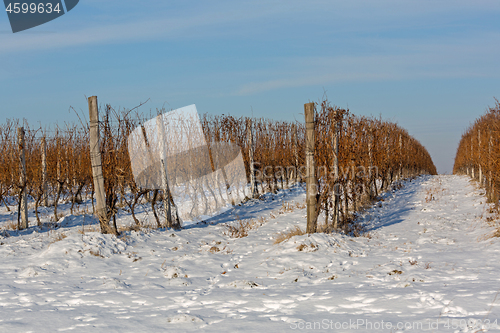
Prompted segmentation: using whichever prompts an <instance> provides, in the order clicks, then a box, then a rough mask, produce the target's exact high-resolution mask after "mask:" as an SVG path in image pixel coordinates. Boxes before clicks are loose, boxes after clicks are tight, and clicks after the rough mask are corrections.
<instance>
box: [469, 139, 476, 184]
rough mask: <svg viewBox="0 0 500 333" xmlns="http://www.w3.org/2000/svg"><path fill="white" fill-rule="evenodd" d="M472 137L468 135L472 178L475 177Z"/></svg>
mask: <svg viewBox="0 0 500 333" xmlns="http://www.w3.org/2000/svg"><path fill="white" fill-rule="evenodd" d="M473 140H474V138H473V137H472V135H471V137H470V159H471V169H472V170H471V174H472V179H474V178H476V175H475V173H474V171H475V170H474V141H473Z"/></svg>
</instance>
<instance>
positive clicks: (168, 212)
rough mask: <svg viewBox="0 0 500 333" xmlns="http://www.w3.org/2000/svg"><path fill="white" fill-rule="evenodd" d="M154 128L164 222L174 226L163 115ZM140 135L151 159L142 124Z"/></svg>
mask: <svg viewBox="0 0 500 333" xmlns="http://www.w3.org/2000/svg"><path fill="white" fill-rule="evenodd" d="M156 130H157V132H158V136H159V141H160V147H159V148H160V163H161V187H162V192H163V210H164V213H165V222H166V226H167V228H172V227H174V223H173V219H172V205H171V203H170V196H171V193H170V188H169V186H168V175H167V169H166V165H165V160H166V156H165V150H166V147H165V133H164V124H163V116H161V115H158V116H157V117H156ZM142 135H143V136H144V142H145V144H146V147H147V149H148V154H149V158H150V160H151V161H153V157H152V156H151V150H150V147H149V140H148V138H147V136H146V129H145V128H144V126H142ZM178 224H179V223H178V221H177V223H176V225H175V227H176V229H177V228H178V227H179V226H178Z"/></svg>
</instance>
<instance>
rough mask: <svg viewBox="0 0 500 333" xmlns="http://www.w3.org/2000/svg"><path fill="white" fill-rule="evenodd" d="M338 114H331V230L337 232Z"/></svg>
mask: <svg viewBox="0 0 500 333" xmlns="http://www.w3.org/2000/svg"><path fill="white" fill-rule="evenodd" d="M340 116H341V115H340V114H339V111H338V110H335V111H334V113H333V137H332V147H333V182H334V185H333V194H334V201H333V229H334V230H337V228H338V226H339V205H340V183H339V139H340V138H339V134H340V131H339V129H340V128H339V127H340V126H339V125H340V121H341V120H340Z"/></svg>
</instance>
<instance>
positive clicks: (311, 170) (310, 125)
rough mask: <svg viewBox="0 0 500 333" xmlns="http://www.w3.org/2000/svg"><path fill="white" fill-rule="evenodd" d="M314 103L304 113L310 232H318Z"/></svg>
mask: <svg viewBox="0 0 500 333" xmlns="http://www.w3.org/2000/svg"><path fill="white" fill-rule="evenodd" d="M314 113H315V108H314V103H307V104H304V115H305V118H306V202H307V230H306V232H307V233H308V234H312V233H315V232H316V225H317V215H316V194H317V191H318V188H317V184H316V170H315V163H314V145H315V140H316V138H315V133H314Z"/></svg>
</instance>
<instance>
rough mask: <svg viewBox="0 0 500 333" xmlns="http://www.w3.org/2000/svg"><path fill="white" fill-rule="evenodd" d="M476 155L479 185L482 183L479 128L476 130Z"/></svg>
mask: <svg viewBox="0 0 500 333" xmlns="http://www.w3.org/2000/svg"><path fill="white" fill-rule="evenodd" d="M477 155H478V164H479V186H482V185H483V169H482V167H481V130H480V129H479V130H478V131H477Z"/></svg>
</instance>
